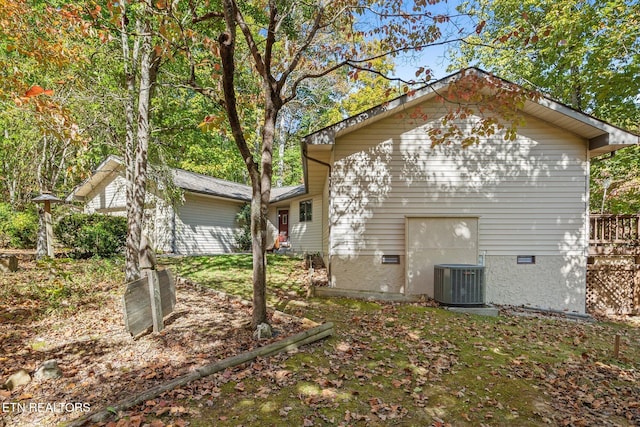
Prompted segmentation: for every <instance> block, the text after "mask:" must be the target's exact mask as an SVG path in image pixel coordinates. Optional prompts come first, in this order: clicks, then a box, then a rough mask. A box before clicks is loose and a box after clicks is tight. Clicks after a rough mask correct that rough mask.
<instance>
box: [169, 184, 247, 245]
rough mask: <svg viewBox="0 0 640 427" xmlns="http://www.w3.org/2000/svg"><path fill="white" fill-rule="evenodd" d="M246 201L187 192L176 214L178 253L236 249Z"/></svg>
mask: <svg viewBox="0 0 640 427" xmlns="http://www.w3.org/2000/svg"><path fill="white" fill-rule="evenodd" d="M241 206H242V203H240V202H231V201H226V200H222V199H217V198H212V197H206V196H200V195H195V194H191V193H185V195H184V204H183V205H182V206H180V207H178V208H176V210H177V215H176V242H175V247H176V252H177V253H178V254H184V255H204V254H222V253H229V252H232V251H233V250H234V247H235V238H234V235H235V233H236V232H237V231H238V225H237V222H236V214H237V213H238V212H240V208H241Z"/></svg>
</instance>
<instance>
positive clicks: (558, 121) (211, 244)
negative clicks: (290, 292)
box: [70, 68, 639, 313]
mask: <svg viewBox="0 0 640 427" xmlns="http://www.w3.org/2000/svg"><path fill="white" fill-rule="evenodd" d="M469 75H472V76H474V77H475V78H476V79H480V80H482V79H487V78H489V75H488V74H486V73H484V72H483V71H481V70H478V69H473V68H472V69H468V70H464V71H462V72H460V73H456V74H453V75H451V76H449V77H447V78H445V79H442V80H440V81H438V82H436V83H433V84H432V85H430V86H428V87H426V88H424V89H421V90H418V91H416V92H414V93H410V94H407V95H405V96H402V97H400V98H397V99H395V100H392V101H389V102H387V103H385V104H382V105H380V106H377V107H375V108H373V109H371V110H369V111H366V112H364V113H362V114H358V115H357V116H354V117H350V118H348V119H346V120H344V121H342V122H340V123H337V124H335V125H333V126H329V127H327V128H325V129H322V130H319V131H318V132H316V133H313V134H311V135H308V136H307V137H306V138H305V139H304V140H303V143H302V154H303V170H304V185H301V186H297V187H288V188H273V189H272V193H271V203H270V207H269V211H268V218H269V221H270V222H271V223H273V225H274V227H275V228H276V229H277V230H278V232H279V233H280V235H281V236H282V239H283V242H286V244H287V245H288V246H289V247H290V248H291V250H292V251H295V252H300V253H320V254H321V255H322V257H323V258H324V260H325V263H326V264H327V268H328V273H329V281H330V291H331V290H333V291H335V293H342V294H344V293H351V294H358V295H375V296H380V295H381V294H386V296H389V297H394V298H395V297H398V298H415V297H416V296H419V295H426V296H429V297H432V296H434V265H437V264H443V263H444V264H482V265H484V272H485V282H486V298H485V300H486V302H488V303H497V304H513V305H528V306H534V307H542V308H551V309H558V310H570V311H575V312H580V313H582V312H584V311H585V290H586V255H587V246H588V234H589V233H588V223H589V221H588V206H589V203H588V201H589V162H590V159H591V158H592V157H594V156H597V155H600V154H604V153H609V152H612V151H615V150H618V149H620V148H624V147H627V146H630V145H633V144H638V142H639V137H638V136H637V135H634V134H632V133H629V132H627V131H625V130H622V129H620V128H617V127H615V126H612V125H609V124H607V123H605V122H602V121H600V120H598V119H596V118H594V117H591V116H588V115H586V114H583V113H581V112H578V111H576V110H573V109H571V108H569V107H567V106H565V105H562V104H560V103H557V102H555V101H553V100H551V99H549V98H545V97H539V98H536V99H532V100H529V101H526V102H525V103H524V105H522V106H521V108H520V109H519V113H520V115H521V118H522V124H520V125H519V126H518V129H517V134H516V136H515V138H514V139H513V140H509V141H505V139H504V138H503V136H502V135H501V134H500V133H498V134H496V135H493V136H491V137H485V138H484V139H482V140H481V141H479V143H478V144H476V145H472V146H469V147H466V148H464V147H462V146H461V144H460V141H456V140H452V141H449V142H450V143H449V144H438V145H435V146H434V145H432V142H431V140H430V138H429V133H428V130H429V129H430V128H431V127H438V126H441V117H443V115H444V114H446V111H447V107H446V105H445V104H443V103H442V102H440V100H439V99H438V95H439V94H442V93H446V92H447V89H448V88H452V87H455V86H453V85H452V83H455V82H457V81H459V79H461V78H463V77H464V76H469ZM492 80H493V81H496V79H495V78H492ZM505 83H506V82H505ZM476 111H477V110H476ZM478 115H479V113H478ZM457 120H458V121H457V126H458V128H459V129H462V130H465V132H469V130H468V129H469V128H470V127H471V125H472V124H473V123H474V122H477V121H478V120H480V117H477V116H474V115H467V116H465V117H464V118H459V119H457ZM121 175H122V164H121V162H120V161H118V160H117V159H115V158H109V159H107V160H106V161H105V162H104V163H103V164H102V165H101V166H100V167H99V168H98V170H97V171H96V172H95V173H94V174H93V176H92V177H91V178H89V179H88V180H87V181H86V182H85V183H83V184H82V185H81V186H80V187H79V188H78V189H76V190H75V191H74V193H72V195H71V196H70V197H72V198H76V199H78V200H83V201H84V202H85V204H86V209H87V210H88V211H98V212H105V213H111V214H123V212H124V206H125V205H124V195H123V194H124V193H123V192H124V185H123V183H124V180H123V179H122V178H121ZM173 180H174V183H175V186H176V187H178V188H181V189H182V190H183V191H184V198H183V203H182V204H177V205H172V204H169V203H167V202H165V201H164V200H162V199H161V198H159V197H156V196H155V195H153V194H151V195H150V196H149V198H148V200H147V210H148V215H149V216H150V221H148V222H149V223H151V224H153V225H154V227H153V230H151V231H150V233H152V236H153V239H154V240H155V242H156V246H157V248H158V249H159V250H161V251H164V252H172V253H179V254H205V253H226V252H230V251H232V250H233V234H234V233H235V231H236V225H235V216H236V214H237V212H238V211H239V210H240V207H241V206H242V205H243V204H244V203H246V202H248V201H249V200H250V198H251V189H250V188H249V187H248V186H244V185H240V184H236V183H230V182H228V181H222V180H217V179H215V178H211V177H206V176H203V175H198V174H193V173H190V172H185V171H180V170H174V171H173Z"/></svg>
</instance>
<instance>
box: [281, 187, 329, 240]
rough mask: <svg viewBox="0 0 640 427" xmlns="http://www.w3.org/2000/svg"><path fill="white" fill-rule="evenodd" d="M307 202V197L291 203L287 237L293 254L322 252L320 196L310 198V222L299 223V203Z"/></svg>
mask: <svg viewBox="0 0 640 427" xmlns="http://www.w3.org/2000/svg"><path fill="white" fill-rule="evenodd" d="M303 200H309V198H308V197H306V198H304V199H299V200H296V201H292V202H291V209H290V210H289V236H290V240H291V249H292V250H293V251H295V252H312V253H315V252H321V251H322V221H323V215H322V213H323V209H322V195H321V194H318V195H315V196H313V197H312V198H311V206H312V209H313V213H312V219H311V221H304V222H300V202H301V201H303Z"/></svg>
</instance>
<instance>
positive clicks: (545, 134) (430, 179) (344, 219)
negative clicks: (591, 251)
mask: <svg viewBox="0 0 640 427" xmlns="http://www.w3.org/2000/svg"><path fill="white" fill-rule="evenodd" d="M424 111H427V112H428V109H427V108H425V109H424ZM432 113H434V112H432ZM409 116H410V112H409V113H407V114H406V115H403V116H397V117H395V118H389V119H385V120H382V121H380V122H378V123H375V124H373V125H371V126H369V127H366V128H363V129H361V130H358V131H356V132H353V133H351V134H348V135H346V136H344V137H342V138H340V139H339V140H338V141H337V143H336V146H335V153H334V154H335V162H334V168H333V183H334V184H333V186H332V189H331V191H332V198H333V200H332V206H331V215H332V216H331V218H332V229H331V248H330V250H331V253H332V254H334V255H339V256H349V255H375V254H381V253H404V242H405V236H404V221H405V216H435V215H442V216H447V215H468V216H478V217H479V218H480V219H479V250H480V251H481V252H483V251H486V253H487V254H489V255H513V254H532V255H560V254H565V255H569V254H572V255H582V254H584V251H585V245H586V233H585V231H586V226H585V218H586V210H587V208H586V203H587V195H586V188H587V167H588V162H587V152H586V147H585V143H584V141H582V140H581V139H579V138H577V137H575V136H573V135H572V134H569V133H567V132H564V131H562V130H560V129H557V128H555V127H551V126H548V125H546V124H545V123H543V122H541V121H539V120H536V119H534V118H532V117H528V118H527V125H526V126H524V127H522V128H521V129H520V130H519V136H518V139H517V140H516V141H513V142H505V141H503V140H502V138H500V137H497V138H495V139H492V140H490V141H485V142H483V143H482V144H480V145H479V146H472V147H468V148H466V149H462V148H460V147H459V146H458V145H441V146H437V147H435V148H431V147H430V143H429V141H428V138H427V135H426V130H425V127H424V126H422V127H417V128H416V126H417V123H416V121H415V120H414V119H409V118H408V117H409ZM432 116H435V114H432ZM421 125H424V123H422V124H421Z"/></svg>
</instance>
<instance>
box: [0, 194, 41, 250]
mask: <svg viewBox="0 0 640 427" xmlns="http://www.w3.org/2000/svg"><path fill="white" fill-rule="evenodd" d="M37 239H38V214H37V213H36V211H35V209H30V210H25V211H21V212H18V211H15V210H14V209H13V208H12V207H11V205H10V204H8V203H0V247H9V248H20V249H23V248H33V247H35V245H36V241H37Z"/></svg>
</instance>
